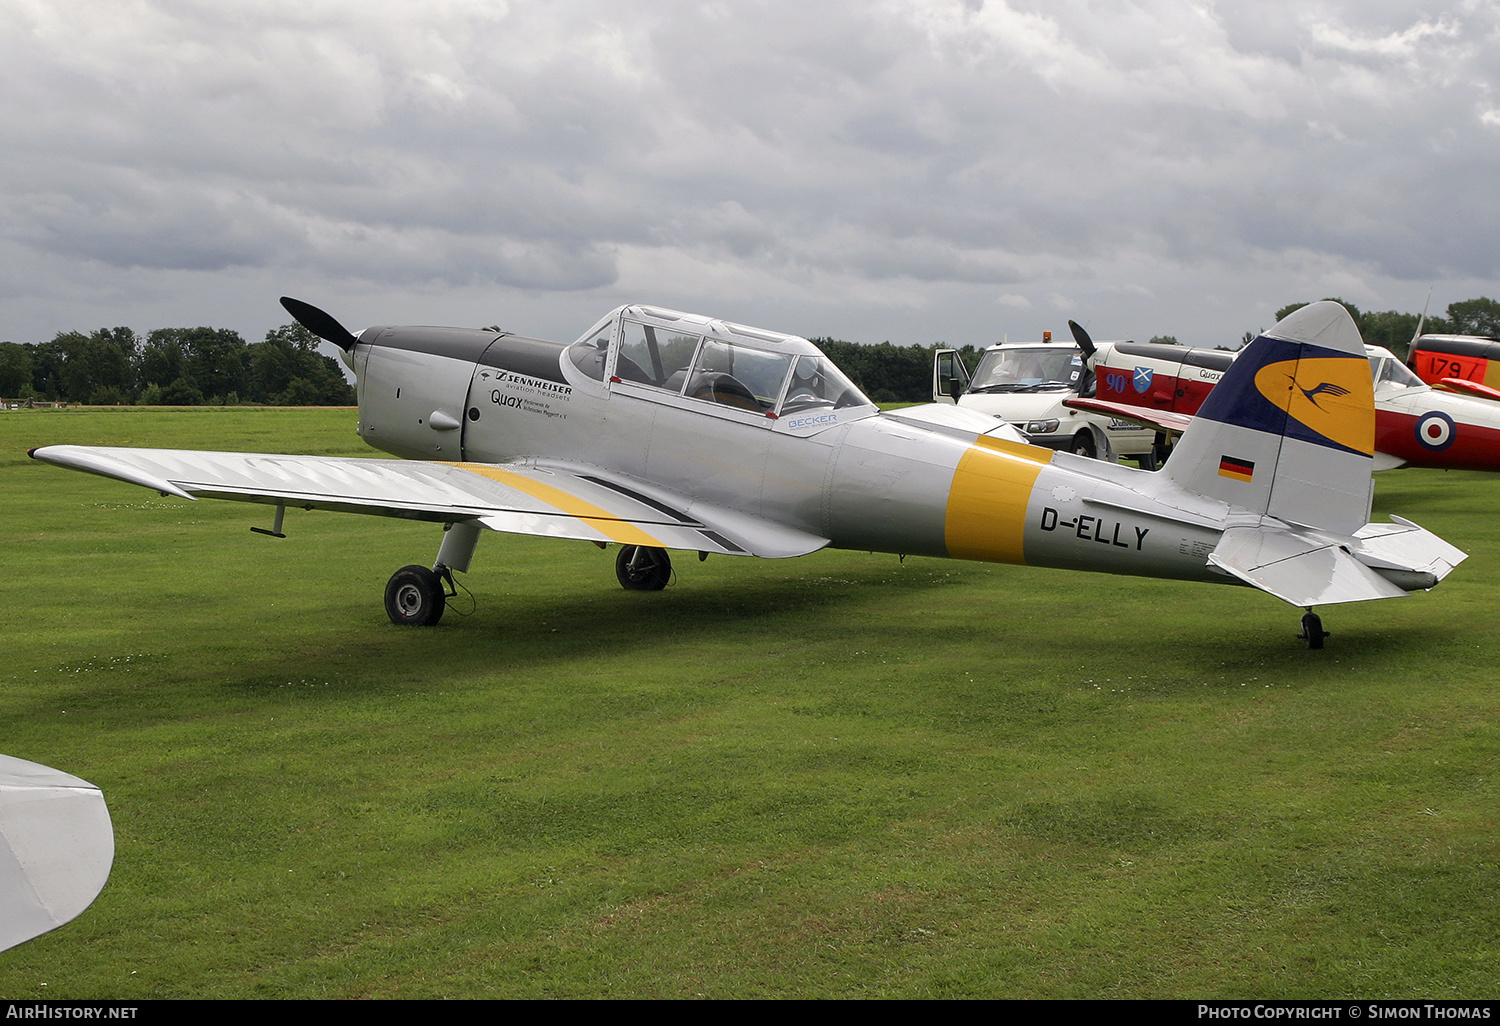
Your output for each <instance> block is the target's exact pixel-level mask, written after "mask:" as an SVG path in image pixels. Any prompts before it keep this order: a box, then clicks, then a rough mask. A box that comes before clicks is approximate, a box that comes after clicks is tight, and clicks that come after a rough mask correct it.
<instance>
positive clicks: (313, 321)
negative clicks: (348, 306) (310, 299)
mask: <svg viewBox="0 0 1500 1026" xmlns="http://www.w3.org/2000/svg"><path fill="white" fill-rule="evenodd" d="M281 305H282V306H284V307H286V312H287V313H289V314H291V315H292V316H293V317H295V318H296V319H297V323H298V324H300V325H302V326H303V327H304V328H306V329H307V330H308V331H310V332H312V333H313V334H314V335H316V336H318V337H319V338H321V339H323V340H324V341H327V342H332V343H333V344H334V345H336V346H338V347H339V348H340V349H342V350H343V351H344V352H346V353H348V352H352V351H353V349H354V343H355V342H357V341H359V340H358V339H356V338H355V337H354V336H353V335H351V334H350V333H349V329H348V328H346V327H344V326H343V325H342V324H340V323H339V322H338V321H336V320H334V318H333V315H332V314H329V313H325V312H324V311H322V310H319V309H318V308H317V307H315V306H313V305H312V304H311V303H304V302H302V300H300V299H293V298H292V297H291V296H282V297H281Z"/></svg>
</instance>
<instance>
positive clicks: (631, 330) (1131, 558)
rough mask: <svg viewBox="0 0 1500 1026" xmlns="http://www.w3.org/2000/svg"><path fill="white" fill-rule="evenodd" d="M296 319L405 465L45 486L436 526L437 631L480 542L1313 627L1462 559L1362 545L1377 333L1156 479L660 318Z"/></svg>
mask: <svg viewBox="0 0 1500 1026" xmlns="http://www.w3.org/2000/svg"><path fill="white" fill-rule="evenodd" d="M282 304H283V306H285V307H286V309H287V310H288V311H289V312H290V313H291V314H292V316H294V317H295V318H296V319H297V320H298V321H299V322H300V323H302V324H303V325H304V326H306V327H307V328H308V329H309V330H310V331H312V332H313V333H314V334H316V335H318V336H319V337H321V338H323V339H326V340H327V341H329V342H331V343H332V344H334V345H335V346H337V347H338V348H339V350H340V351H341V353H342V354H343V359H344V361H345V363H347V365H348V366H349V367H350V368H351V369H352V370H353V372H354V374H355V377H356V382H357V384H356V388H357V394H358V399H359V426H358V431H359V434H360V435H361V436H362V437H363V438H364V439H365V441H366V442H368V443H369V444H371V445H372V446H374V447H376V448H378V449H381V450H384V451H385V452H387V453H391V454H394V455H396V456H400V457H403V458H404V459H403V460H389V459H371V458H334V457H316V456H299V455H274V454H259V453H226V452H203V451H193V450H157V449H125V448H106V447H94V446H76V445H54V446H45V447H40V448H37V449H33V450H32V451H31V455H32V456H33V457H34V458H36V459H38V460H41V461H44V462H46V463H51V464H55V465H57V466H61V467H68V468H72V469H76V470H83V471H88V472H91V473H95V474H102V475H104V476H106V477H112V478H117V479H119V480H122V481H127V482H130V483H133V484H136V485H141V486H144V487H147V488H151V489H155V490H156V491H158V492H160V493H162V494H163V495H174V496H179V497H181V498H184V499H198V498H217V499H231V500H237V501H246V502H257V503H265V504H269V505H271V506H274V507H275V513H274V520H273V523H272V526H271V527H270V528H269V529H260V528H257V529H255V530H260V531H261V532H262V533H265V534H272V535H276V536H278V537H280V536H283V530H282V529H283V527H284V514H285V511H286V509H287V508H288V507H293V508H297V509H307V510H313V509H322V510H335V511H341V512H347V513H366V514H374V515H378V516H386V517H399V518H406V519H410V520H418V521H427V522H431V523H434V524H441V525H442V528H443V535H442V540H441V544H440V545H439V547H438V552H437V557H436V559H435V561H434V562H433V564H432V566H431V567H428V566H426V565H420V564H414V565H411V566H407V567H404V568H402V569H400V570H398V571H396V573H395V574H394V575H393V576H392V577H391V579H390V582H389V583H388V585H387V587H386V591H385V606H386V611H387V614H388V615H389V617H390V619H391V620H392V621H393V622H395V623H397V624H404V625H413V626H428V625H433V624H436V623H437V622H438V620H439V618H440V617H441V616H442V613H443V610H444V604H445V601H446V598H448V597H451V595H452V594H454V579H453V573H454V572H455V571H457V572H462V573H467V572H468V571H469V568H470V562H471V559H472V557H473V554H474V551H475V546H476V544H477V542H478V540H479V538H480V536H481V534H482V533H483V532H484V531H486V530H489V531H499V532H513V533H519V534H528V535H542V536H547V537H553V538H559V539H563V538H570V539H580V540H586V541H591V542H594V543H595V544H598V545H601V546H608V545H610V544H614V545H617V546H618V554H617V558H616V561H615V567H616V574H617V576H618V579H619V581H620V583H621V584H622V585H624V586H625V587H626V588H629V589H636V590H654V589H659V588H661V587H663V586H665V585H666V584H667V583H668V581H669V580H670V577H671V561H670V558H669V556H668V550H670V549H677V550H685V551H687V552H695V553H697V554H698V556H699V558H700V559H706V558H707V556H708V555H710V554H714V555H734V556H760V557H765V558H772V559H777V558H783V557H791V556H801V555H805V554H807V553H811V552H815V551H817V550H819V549H822V548H824V547H825V546H831V547H835V548H842V549H858V550H866V551H871V552H885V553H896V554H901V555H922V556H935V557H947V558H953V559H967V560H982V561H989V562H998V563H1018V564H1027V565H1032V566H1046V567H1057V568H1063V569H1071V570H1093V571H1101V572H1105V573H1115V574H1132V575H1139V576H1145V577H1158V578H1175V579H1181V580H1185V581H1194V582H1203V583H1223V584H1239V585H1250V586H1253V587H1255V588H1258V589H1260V590H1261V591H1264V592H1267V593H1269V594H1271V595H1274V596H1275V597H1277V598H1280V599H1282V600H1284V601H1286V602H1288V603H1291V604H1292V605H1294V606H1298V607H1303V608H1305V609H1306V614H1305V615H1304V616H1303V617H1302V628H1303V632H1302V635H1300V636H1301V637H1304V638H1305V639H1306V642H1307V644H1308V645H1309V647H1317V648H1320V647H1322V644H1323V638H1324V637H1325V636H1326V634H1325V632H1324V631H1323V629H1322V622H1321V620H1320V618H1319V616H1318V615H1317V613H1316V612H1315V611H1314V610H1315V608H1316V607H1317V606H1321V605H1327V604H1332V603H1340V602H1353V601H1360V600H1365V599H1377V598H1390V597H1396V596H1403V595H1405V594H1407V593H1408V592H1409V591H1414V590H1419V589H1428V588H1431V587H1433V586H1434V585H1436V584H1437V583H1438V582H1439V581H1441V580H1442V579H1443V577H1444V576H1446V575H1447V574H1448V573H1449V572H1450V571H1451V570H1452V569H1453V568H1454V567H1455V566H1456V565H1457V564H1458V563H1459V562H1460V561H1461V560H1463V559H1464V553H1462V552H1461V551H1459V550H1458V549H1457V548H1455V547H1454V546H1452V545H1450V544H1448V543H1447V542H1445V541H1443V540H1442V539H1440V538H1438V537H1437V536H1436V535H1434V534H1432V533H1430V532H1428V531H1426V530H1424V529H1423V528H1421V527H1418V526H1417V525H1416V524H1413V523H1411V522H1409V521H1406V520H1402V519H1400V518H1394V517H1393V518H1392V520H1391V522H1389V523H1380V524H1374V523H1369V522H1368V519H1369V514H1370V504H1371V494H1372V492H1371V466H1372V455H1371V454H1372V453H1373V451H1374V449H1373V436H1374V411H1373V406H1372V391H1371V380H1370V370H1369V364H1368V362H1367V361H1366V359H1365V355H1364V349H1363V346H1362V343H1361V341H1360V336H1359V331H1358V329H1357V328H1356V327H1355V325H1354V323H1353V321H1352V320H1351V319H1350V317H1349V314H1348V312H1347V311H1346V310H1345V309H1344V308H1343V307H1342V306H1339V305H1338V304H1336V303H1330V302H1324V303H1314V304H1312V305H1311V306H1307V307H1303V308H1302V309H1300V310H1298V311H1296V312H1295V313H1293V314H1291V315H1289V316H1288V317H1287V318H1285V319H1284V320H1282V321H1281V322H1280V323H1278V324H1277V325H1276V326H1275V327H1274V328H1273V329H1271V330H1270V331H1268V332H1266V333H1265V334H1264V335H1263V336H1262V337H1260V338H1258V339H1256V340H1255V341H1254V342H1253V343H1252V344H1251V345H1250V346H1249V347H1248V348H1247V349H1246V351H1245V353H1244V354H1243V355H1241V357H1240V358H1239V359H1238V360H1237V361H1236V362H1235V364H1234V366H1233V367H1232V368H1230V369H1229V371H1228V372H1226V373H1225V375H1224V378H1223V380H1222V381H1221V382H1220V383H1219V385H1218V387H1217V388H1215V389H1214V390H1213V392H1212V394H1211V395H1210V397H1209V399H1208V401H1207V402H1205V403H1204V405H1203V407H1202V409H1201V410H1200V411H1199V414H1198V417H1197V418H1196V420H1195V422H1194V424H1193V425H1192V427H1190V428H1189V429H1188V430H1187V432H1186V433H1185V434H1184V435H1183V437H1182V439H1181V440H1180V441H1179V442H1178V444H1177V447H1176V451H1175V454H1174V455H1173V457H1172V460H1171V462H1170V463H1169V464H1168V465H1167V467H1166V468H1165V469H1164V470H1162V471H1160V472H1156V473H1148V472H1145V471H1141V470H1136V469H1134V468H1130V467H1125V466H1120V465H1116V464H1111V463H1105V462H1100V461H1097V460H1091V459H1086V458H1083V457H1080V456H1076V455H1074V454H1072V453H1069V452H1057V451H1054V450H1051V449H1046V448H1041V447H1038V446H1033V445H1030V444H1028V443H1027V442H1025V441H1024V438H1023V436H1021V435H1020V434H1019V433H1017V432H1016V431H1015V430H1014V429H1013V428H1011V427H1009V426H1008V425H1005V424H1003V423H1001V422H998V421H996V420H995V419H994V418H992V417H987V416H984V415H983V414H979V413H975V412H974V411H971V410H965V409H963V408H960V407H954V406H939V405H931V406H920V407H914V408H909V409H903V410H896V411H885V412H882V411H881V410H880V409H879V408H878V407H877V406H876V405H875V404H874V403H872V402H871V401H870V400H869V399H867V398H866V397H865V396H864V395H863V394H862V393H861V391H860V390H859V389H858V388H857V387H856V386H855V385H854V384H853V382H851V381H850V380H849V379H848V378H847V377H846V376H845V375H844V374H843V373H841V372H840V371H839V369H838V368H837V367H836V366H834V364H833V363H832V362H831V361H830V360H829V359H828V358H827V357H826V356H824V355H823V353H822V352H820V351H819V350H818V349H817V347H815V346H814V345H813V344H812V343H811V342H809V341H807V340H806V339H804V338H800V337H797V336H793V335H785V334H781V333H777V332H772V331H766V330H762V329H758V328H751V327H747V326H744V325H740V324H734V323H731V322H728V321H724V320H718V319H714V318H710V317H703V316H697V315H693V314H686V313H681V312H677V311H672V310H664V309H659V308H656V307H650V306H641V305H633V306H624V307H620V308H618V309H616V310H614V311H612V312H611V313H609V314H608V315H606V316H605V317H604V318H602V319H601V320H599V321H598V322H597V323H596V324H595V325H594V326H593V327H592V328H591V329H589V330H588V331H587V332H585V333H584V334H583V335H582V336H580V337H579V338H578V339H577V340H576V341H574V342H572V343H558V342H548V341H543V340H539V339H532V338H525V337H520V336H517V335H512V334H508V333H505V332H501V331H495V330H475V329H463V328H433V327H371V328H366V329H364V330H363V331H361V332H359V333H358V334H357V335H356V334H353V333H351V332H349V331H348V330H347V329H345V328H344V327H343V326H342V325H341V324H340V323H339V322H338V321H337V320H335V319H334V318H333V317H332V316H330V315H329V314H327V313H324V312H323V311H321V310H319V309H317V308H316V307H313V306H310V305H309V304H306V303H303V302H301V301H298V300H294V299H285V298H284V299H283V300H282Z"/></svg>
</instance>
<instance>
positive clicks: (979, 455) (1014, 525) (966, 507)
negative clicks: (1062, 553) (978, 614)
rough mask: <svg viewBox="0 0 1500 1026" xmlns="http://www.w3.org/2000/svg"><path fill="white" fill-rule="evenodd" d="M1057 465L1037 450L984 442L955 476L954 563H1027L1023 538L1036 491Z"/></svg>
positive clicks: (947, 525) (950, 521)
mask: <svg viewBox="0 0 1500 1026" xmlns="http://www.w3.org/2000/svg"><path fill="white" fill-rule="evenodd" d="M1051 461H1052V451H1051V450H1050V449H1043V448H1041V447H1039V446H1035V445H1022V444H1020V443H1017V442H1006V441H1002V440H1001V439H998V438H985V437H981V438H979V439H978V440H977V441H976V442H975V443H974V444H973V445H971V446H969V448H968V451H966V452H965V453H964V454H963V456H962V457H961V458H960V459H959V461H958V469H957V470H955V471H954V472H953V486H952V487H951V488H949V489H948V512H947V516H946V519H945V521H944V524H943V535H944V543H945V544H946V545H947V547H948V555H950V556H952V557H953V558H954V559H980V560H985V561H986V562H991V563H1025V562H1026V552H1025V548H1024V546H1023V537H1024V534H1025V530H1026V503H1027V500H1029V499H1030V498H1031V489H1032V487H1033V486H1034V485H1035V484H1036V479H1037V476H1038V475H1039V474H1041V472H1042V467H1043V466H1045V465H1046V464H1048V463H1050V462H1051Z"/></svg>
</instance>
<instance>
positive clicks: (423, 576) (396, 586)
mask: <svg viewBox="0 0 1500 1026" xmlns="http://www.w3.org/2000/svg"><path fill="white" fill-rule="evenodd" d="M447 605H448V599H447V597H446V596H445V595H444V594H443V579H442V578H441V577H439V576H438V575H437V573H436V572H434V571H433V570H430V569H428V568H427V567H425V566H403V567H402V568H401V569H400V570H397V571H396V572H395V573H394V574H392V575H391V579H390V580H389V581H388V582H386V586H385V613H386V615H387V616H389V617H390V618H391V623H393V624H396V625H397V626H398V627H431V626H433V625H434V624H436V623H437V622H438V621H439V620H441V619H442V618H443V610H444V608H446V607H447Z"/></svg>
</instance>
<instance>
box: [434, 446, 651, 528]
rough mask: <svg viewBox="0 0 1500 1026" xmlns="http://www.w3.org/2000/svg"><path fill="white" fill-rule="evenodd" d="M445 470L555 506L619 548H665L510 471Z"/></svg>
mask: <svg viewBox="0 0 1500 1026" xmlns="http://www.w3.org/2000/svg"><path fill="white" fill-rule="evenodd" d="M449 466H452V467H457V468H459V469H460V470H467V471H468V472H469V473H471V474H478V475H479V476H480V477H487V478H489V479H490V480H491V481H498V482H499V483H500V484H503V485H505V486H506V487H508V488H514V489H516V490H517V491H520V492H525V493H526V494H527V495H529V496H531V497H532V498H533V499H540V500H542V501H543V502H545V503H547V504H548V505H549V506H556V507H557V508H558V509H559V510H561V511H562V512H563V513H566V514H567V515H568V516H570V517H577V518H578V519H579V520H582V521H583V522H584V523H586V524H588V525H589V526H590V527H592V528H593V529H594V530H596V531H598V532H599V533H600V534H602V535H604V536H605V537H606V538H608V539H609V540H610V541H616V542H619V543H620V544H621V545H647V546H650V547H651V548H654V549H664V548H666V546H665V545H663V544H662V543H661V542H660V541H658V540H657V539H655V538H653V537H651V536H650V535H649V534H647V533H646V532H645V531H643V530H641V529H640V528H639V527H636V526H635V525H634V524H632V523H631V522H630V521H628V520H621V519H620V518H619V517H617V516H615V515H614V514H613V513H611V512H609V511H608V510H603V509H600V508H599V507H598V506H595V505H593V504H592V503H589V502H584V501H583V500H582V499H580V498H578V497H577V496H576V495H573V494H572V493H570V492H566V491H564V490H563V489H561V488H556V487H553V486H552V485H549V484H543V483H542V482H540V481H535V480H532V479H531V478H529V477H526V476H525V475H523V474H517V473H515V472H513V471H510V470H504V469H502V468H500V467H495V466H490V465H488V464H484V463H450V464H449Z"/></svg>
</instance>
